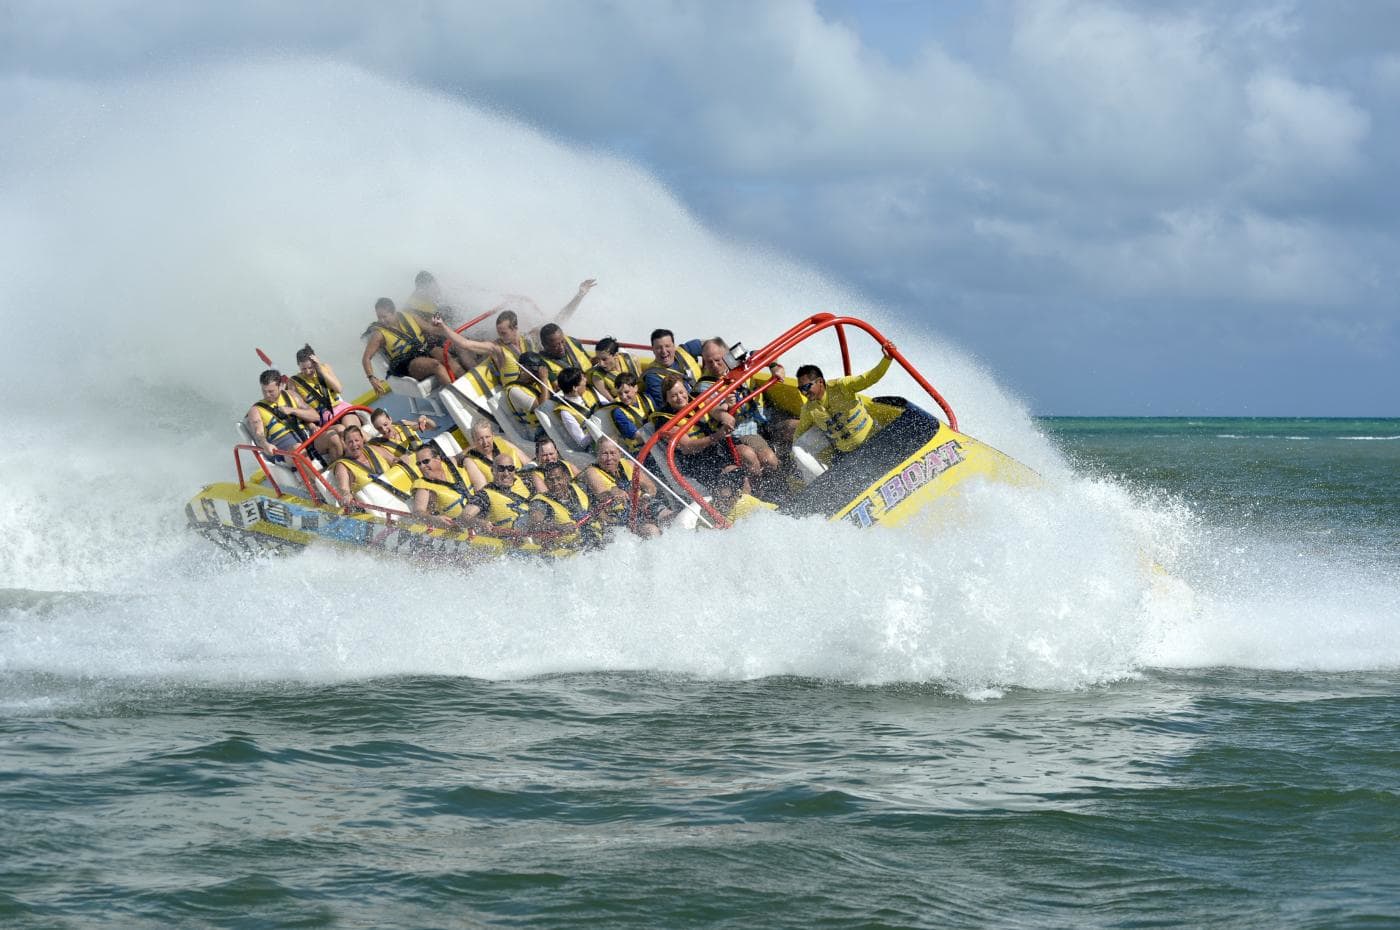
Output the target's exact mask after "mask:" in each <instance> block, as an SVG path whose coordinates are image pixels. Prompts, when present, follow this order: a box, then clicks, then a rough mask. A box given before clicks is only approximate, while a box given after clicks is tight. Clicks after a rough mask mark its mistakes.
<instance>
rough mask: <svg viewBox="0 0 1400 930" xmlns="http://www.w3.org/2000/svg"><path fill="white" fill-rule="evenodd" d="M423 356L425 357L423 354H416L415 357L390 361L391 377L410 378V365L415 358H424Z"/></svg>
mask: <svg viewBox="0 0 1400 930" xmlns="http://www.w3.org/2000/svg"><path fill="white" fill-rule="evenodd" d="M422 357H423V356H421V355H415V356H413V358H401V359H399V360H398V361H397V362H390V363H389V377H391V378H408V377H411V376H410V375H409V373H408V366H409V365H412V364H413V360H414V359H418V358H422Z"/></svg>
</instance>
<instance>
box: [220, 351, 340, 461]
mask: <svg viewBox="0 0 1400 930" xmlns="http://www.w3.org/2000/svg"><path fill="white" fill-rule="evenodd" d="M258 384H259V385H260V386H261V387H262V400H260V401H258V402H257V403H255V404H253V406H251V407H249V408H248V414H247V416H246V417H244V420H245V421H246V423H247V425H248V433H249V434H250V435H251V436H252V437H253V442H254V443H256V444H257V446H258V448H259V449H261V450H263V451H264V452H266V453H268V454H269V455H272V454H275V453H277V452H278V451H282V452H286V451H288V450H290V449H295V448H296V447H297V446H299V445H301V444H302V443H303V442H305V441H306V440H307V439H309V438H310V436H311V434H312V432H313V431H314V430H315V428H316V426H319V425H320V422H321V417H320V415H319V414H317V413H316V411H314V410H312V409H311V408H310V407H308V406H306V404H305V402H303V401H302V400H301V398H299V397H297V396H296V395H294V394H292V393H290V392H288V391H286V390H283V387H282V373H281V372H280V371H278V370H277V369H275V368H269V369H268V370H267V371H264V372H263V373H262V374H261V375H259V376H258ZM336 443H337V444H338V443H339V438H337V439H336ZM317 451H319V449H318V450H317ZM343 451H344V448H343V447H341V448H340V449H339V450H333V451H328V453H326V454H327V455H329V456H331V457H339V455H338V453H339V452H343Z"/></svg>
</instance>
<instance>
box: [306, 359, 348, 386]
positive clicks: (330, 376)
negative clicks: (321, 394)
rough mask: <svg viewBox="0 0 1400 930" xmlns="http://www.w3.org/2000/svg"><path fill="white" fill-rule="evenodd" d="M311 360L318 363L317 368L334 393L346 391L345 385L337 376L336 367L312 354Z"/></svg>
mask: <svg viewBox="0 0 1400 930" xmlns="http://www.w3.org/2000/svg"><path fill="white" fill-rule="evenodd" d="M311 361H313V362H315V363H316V370H317V371H319V372H320V373H321V380H322V381H324V382H326V387H328V388H330V389H331V392H332V393H335V394H344V393H345V387H344V385H342V384H341V383H340V379H339V378H337V377H336V375H335V369H334V368H332V367H331V366H330V365H327V364H326V363H325V362H323V361H321V360H320V359H319V358H317V357H316V356H314V355H313V356H311Z"/></svg>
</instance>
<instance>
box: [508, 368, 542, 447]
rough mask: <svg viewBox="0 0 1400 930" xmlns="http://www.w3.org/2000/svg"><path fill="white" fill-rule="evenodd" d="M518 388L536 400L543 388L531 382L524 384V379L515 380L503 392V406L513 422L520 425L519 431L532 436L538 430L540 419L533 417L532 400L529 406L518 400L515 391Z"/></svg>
mask: <svg viewBox="0 0 1400 930" xmlns="http://www.w3.org/2000/svg"><path fill="white" fill-rule="evenodd" d="M516 388H519V389H520V390H522V391H524V392H525V393H526V394H528V395H530V397H532V398H537V397H539V396H540V394H541V393H542V392H543V391H544V388H542V387H540V386H539V385H538V384H534V383H533V382H532V383H530V384H527V383H525V379H521V380H517V381H516V382H515V383H514V384H512V385H511V386H510V387H508V388H506V390H505V406H506V409H507V410H509V411H510V415H511V416H513V417H515V422H516V423H518V424H520V430H521V432H523V433H526V434H533V433H534V432H535V430H537V429H539V428H540V418H539V417H538V416H536V415H535V408H534V406H533V403H534V401H533V400H532V401H531V402H530V403H529V404H526V403H524V401H522V400H520V399H518V398H517V397H516V395H515V389H516Z"/></svg>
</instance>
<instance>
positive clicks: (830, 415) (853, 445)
mask: <svg viewBox="0 0 1400 930" xmlns="http://www.w3.org/2000/svg"><path fill="white" fill-rule="evenodd" d="M880 348H881V350H882V351H883V352H884V353H885V354H884V357H883V358H881V359H880V363H879V364H878V365H876V366H875V367H874V368H872V369H870V370H869V371H867V372H865V373H864V374H860V375H851V376H850V377H846V378H836V379H833V380H831V381H827V380H826V378H825V377H824V376H823V375H822V370H821V369H820V368H818V367H817V366H816V365H803V366H802V367H801V368H799V369H797V390H799V391H800V392H802V396H803V397H805V398H806V401H805V402H804V403H803V404H802V416H801V417H800V418H798V421H797V431H796V434H795V435H796V436H798V437H800V436H801V435H802V434H803V433H805V432H807V430H809V429H811V428H812V427H816V428H817V429H819V430H821V431H822V432H823V433H825V434H826V437H827V439H830V440H831V444H832V445H833V446H834V447H835V448H836V451H837V452H838V453H845V452H854V451H855V450H856V449H859V448H860V447H861V445H862V444H864V442H865V441H866V440H867V439H869V438H870V435H871V433H873V432H874V430H875V417H874V415H873V414H872V413H871V410H870V403H871V401H870V400H869V399H868V398H866V397H862V396H861V395H860V394H859V393H857V392H859V391H863V390H865V389H866V388H868V387H870V386H871V385H873V384H874V383H875V382H877V381H879V380H880V379H881V378H883V377H884V376H885V372H887V371H889V369H890V362H891V361H892V360H893V359H894V355H893V352H894V343H892V342H886V343H884V344H883V345H882V346H881V347H880Z"/></svg>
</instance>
